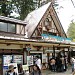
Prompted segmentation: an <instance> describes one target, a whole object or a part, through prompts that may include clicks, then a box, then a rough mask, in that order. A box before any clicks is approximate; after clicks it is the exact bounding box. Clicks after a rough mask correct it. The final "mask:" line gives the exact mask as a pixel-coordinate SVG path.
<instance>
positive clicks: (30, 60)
mask: <svg viewBox="0 0 75 75" xmlns="http://www.w3.org/2000/svg"><path fill="white" fill-rule="evenodd" d="M27 65H28V66H31V65H33V56H27Z"/></svg>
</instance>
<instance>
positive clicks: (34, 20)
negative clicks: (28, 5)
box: [24, 2, 66, 38]
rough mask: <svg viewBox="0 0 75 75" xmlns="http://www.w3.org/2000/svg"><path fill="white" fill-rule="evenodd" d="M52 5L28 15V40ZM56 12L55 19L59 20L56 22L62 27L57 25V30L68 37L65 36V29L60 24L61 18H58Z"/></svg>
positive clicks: (44, 6) (26, 20)
mask: <svg viewBox="0 0 75 75" xmlns="http://www.w3.org/2000/svg"><path fill="white" fill-rule="evenodd" d="M50 5H51V2H49V3H47V4H45V5H43V6H42V7H40V8H38V9H36V10H34V11H32V12H31V13H29V14H28V15H27V17H26V18H25V20H24V21H25V22H26V23H27V25H26V30H27V33H28V38H30V37H31V36H32V34H33V32H34V30H35V28H36V27H37V25H38V24H39V23H40V21H41V19H42V18H43V16H44V15H45V13H46V12H47V10H48V9H49V7H50ZM53 9H54V8H53ZM54 10H55V9H54ZM54 12H55V14H56V17H55V19H57V20H56V21H57V22H58V25H60V26H57V25H56V26H57V28H59V29H58V30H59V31H60V29H61V32H62V33H64V36H65V37H66V34H65V32H64V29H63V27H62V25H61V23H60V20H59V18H58V16H57V13H56V11H54ZM53 20H54V18H53Z"/></svg>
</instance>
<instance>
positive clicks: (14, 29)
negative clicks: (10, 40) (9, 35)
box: [8, 23, 16, 33]
mask: <svg viewBox="0 0 75 75" xmlns="http://www.w3.org/2000/svg"><path fill="white" fill-rule="evenodd" d="M8 32H13V33H15V32H16V27H15V24H10V23H8Z"/></svg>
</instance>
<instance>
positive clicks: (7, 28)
mask: <svg viewBox="0 0 75 75" xmlns="http://www.w3.org/2000/svg"><path fill="white" fill-rule="evenodd" d="M0 31H3V32H11V33H15V32H16V26H15V24H11V23H4V22H0Z"/></svg>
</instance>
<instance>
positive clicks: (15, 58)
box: [13, 55, 23, 64]
mask: <svg viewBox="0 0 75 75" xmlns="http://www.w3.org/2000/svg"><path fill="white" fill-rule="evenodd" d="M13 62H14V63H17V64H23V55H14V56H13Z"/></svg>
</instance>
